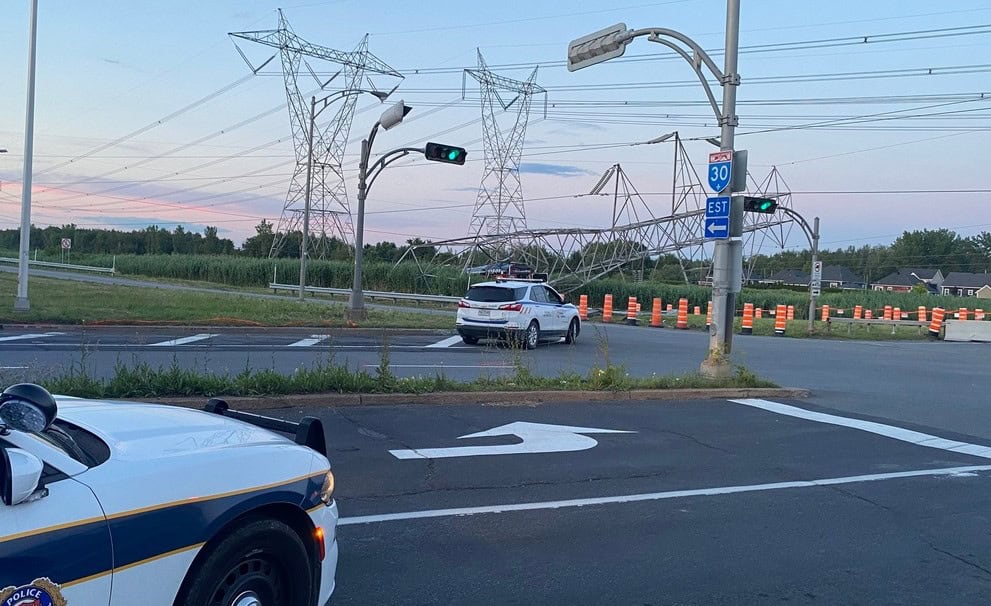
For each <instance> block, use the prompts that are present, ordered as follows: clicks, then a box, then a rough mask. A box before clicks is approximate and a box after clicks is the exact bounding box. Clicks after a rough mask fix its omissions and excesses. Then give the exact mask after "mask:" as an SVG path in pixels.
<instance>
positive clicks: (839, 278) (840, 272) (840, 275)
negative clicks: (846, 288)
mask: <svg viewBox="0 0 991 606" xmlns="http://www.w3.org/2000/svg"><path fill="white" fill-rule="evenodd" d="M822 281H823V282H843V283H846V284H863V283H864V279H863V278H862V277H860V276H858V275H857V274H855V273H853V271H852V270H851V269H850V268H849V267H843V266H842V265H826V266H825V267H823V268H822Z"/></svg>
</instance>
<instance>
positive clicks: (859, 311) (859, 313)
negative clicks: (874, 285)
mask: <svg viewBox="0 0 991 606" xmlns="http://www.w3.org/2000/svg"><path fill="white" fill-rule="evenodd" d="M863 316H864V306H863V305H854V306H853V319H854V320H859V319H860V318H862V317H863Z"/></svg>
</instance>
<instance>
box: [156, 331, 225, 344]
mask: <svg viewBox="0 0 991 606" xmlns="http://www.w3.org/2000/svg"><path fill="white" fill-rule="evenodd" d="M216 336H217V335H208V334H206V333H204V334H199V335H193V336H191V337H183V338H181V339H172V340H169V341H162V342H160V343H149V344H148V347H175V346H176V345H188V344H190V343H195V342H196V341H203V340H206V339H212V338H213V337H216Z"/></svg>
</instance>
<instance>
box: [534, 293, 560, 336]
mask: <svg viewBox="0 0 991 606" xmlns="http://www.w3.org/2000/svg"><path fill="white" fill-rule="evenodd" d="M530 300H531V301H536V302H537V305H535V306H534V311H535V312H536V316H537V321H538V322H540V332H542V333H553V332H555V331H559V330H561V329H560V327H558V320H557V317H556V313H555V312H556V308H555V307H554V305H553V304H552V303H553V302H552V301H551V300H550V299H549V298H548V297H547V290H546V289H545V288H544V287H543V286H542V285H539V284H536V285H534V286H533V287H531V288H530Z"/></svg>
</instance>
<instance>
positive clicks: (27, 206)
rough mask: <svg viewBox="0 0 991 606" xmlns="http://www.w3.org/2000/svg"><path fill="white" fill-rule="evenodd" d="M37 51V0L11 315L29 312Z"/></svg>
mask: <svg viewBox="0 0 991 606" xmlns="http://www.w3.org/2000/svg"><path fill="white" fill-rule="evenodd" d="M37 48H38V0H32V2H31V33H30V42H29V43H28V101H27V117H26V118H25V120H24V176H23V177H22V178H21V243H20V244H21V245H20V250H19V251H18V258H17V298H16V299H14V311H30V309H31V302H30V301H29V300H28V260H29V255H30V254H31V176H32V174H31V173H32V164H33V160H34V77H35V65H36V60H37Z"/></svg>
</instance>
